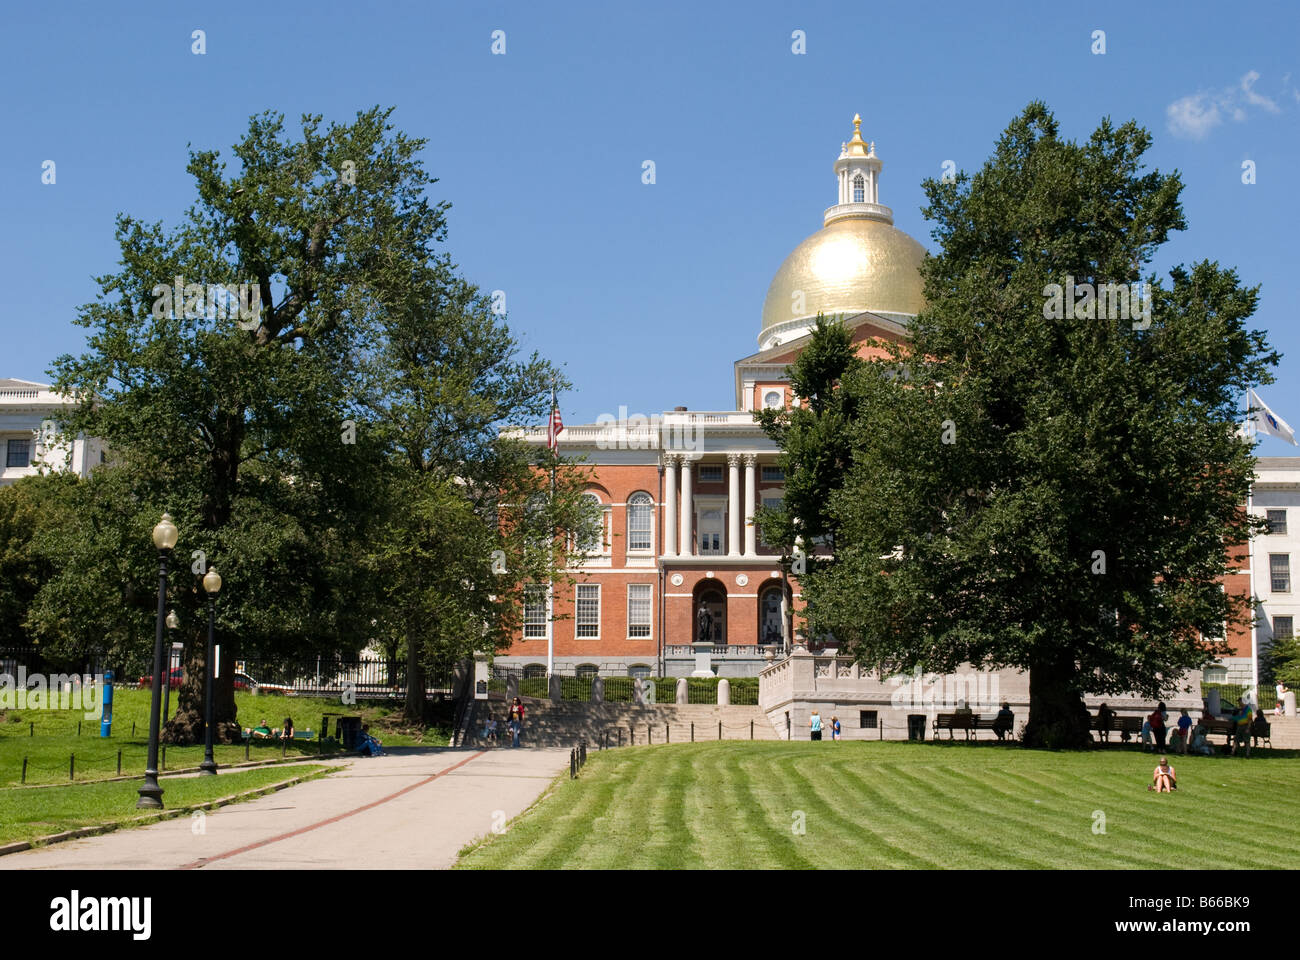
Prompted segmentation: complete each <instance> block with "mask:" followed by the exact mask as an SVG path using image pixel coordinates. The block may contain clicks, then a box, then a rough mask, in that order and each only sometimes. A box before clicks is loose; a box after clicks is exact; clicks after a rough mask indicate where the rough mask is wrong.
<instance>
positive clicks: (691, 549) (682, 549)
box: [678, 456, 695, 557]
mask: <svg viewBox="0 0 1300 960" xmlns="http://www.w3.org/2000/svg"><path fill="white" fill-rule="evenodd" d="M694 519H695V490H694V489H693V484H692V482H691V460H690V458H689V457H686V456H683V457H682V516H681V537H680V541H681V542H680V544H679V550H678V552H679V553H680V554H681V555H682V556H684V557H689V556H692V555H694V553H695V545H694V543H693V538H692V537H691V521H692V520H694Z"/></svg>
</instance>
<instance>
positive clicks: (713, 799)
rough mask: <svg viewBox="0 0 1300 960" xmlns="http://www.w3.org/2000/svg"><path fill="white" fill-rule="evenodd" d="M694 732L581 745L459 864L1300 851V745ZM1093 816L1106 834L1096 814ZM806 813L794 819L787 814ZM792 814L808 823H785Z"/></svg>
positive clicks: (1117, 859) (820, 861) (1271, 855)
mask: <svg viewBox="0 0 1300 960" xmlns="http://www.w3.org/2000/svg"><path fill="white" fill-rule="evenodd" d="M1171 760H1172V762H1173V763H1174V766H1175V767H1176V769H1177V771H1178V779H1179V783H1180V785H1181V786H1180V789H1179V791H1178V792H1177V793H1174V794H1155V793H1148V792H1147V790H1146V786H1145V785H1146V783H1147V782H1148V781H1149V779H1150V775H1151V770H1152V768H1153V767H1154V766H1155V759H1154V758H1153V757H1152V755H1151V754H1147V753H1142V752H1141V751H1139V750H1134V749H1109V750H1098V751H1094V752H1090V753H1078V754H1075V753H1048V752H1041V751H1031V750H1020V749H1016V748H1008V747H1005V746H1002V745H999V744H992V743H989V744H986V745H982V746H979V745H976V746H971V745H968V744H953V745H946V744H929V743H927V744H915V743H888V742H886V743H878V742H841V743H829V742H822V743H743V742H726V741H724V742H722V743H694V744H680V745H666V746H655V747H630V748H625V749H620V750H607V751H603V752H596V753H591V754H589V755H588V763H587V766H586V767H585V768H584V769H583V770H582V772H581V775H580V778H579V779H578V780H576V781H570V780H568V772H567V771H566V772H565V773H564V775H563V777H562V778H561V779H560V780H559V781H558V782H557V783H556V785H555V787H554V789H553V791H552V793H551V794H550V795H549V796H548V797H546V798H545V799H544V800H542V801H541V802H540V803H538V804H537V805H536V806H535V807H533V808H532V809H531V810H530V811H528V812H527V813H525V814H523V815H522V816H521V817H519V818H518V819H517V820H515V821H514V822H513V823H512V824H511V825H510V827H509V829H508V830H507V832H506V833H504V834H502V835H499V836H492V837H489V838H487V839H485V840H484V841H483V842H482V843H481V844H479V845H478V846H477V847H475V848H473V849H471V850H470V851H468V852H467V853H466V854H465V855H464V856H463V857H462V858H461V860H460V862H459V864H458V866H460V867H469V868H543V869H591V868H665V867H667V868H705V869H719V868H725V869H737V868H739V869H753V868H773V867H774V868H810V867H818V868H855V869H856V868H884V869H892V868H908V867H916V868H959V869H962V868H1003V867H1005V868H1015V869H1019V868H1030V869H1032V868H1057V867H1060V868H1084V869H1088V868H1094V869H1095V868H1118V869H1138V868H1146V867H1155V868H1170V867H1172V868H1210V869H1219V868H1222V869H1240V868H1245V867H1250V868H1267V867H1272V866H1274V865H1275V864H1276V862H1277V852H1278V851H1279V850H1292V849H1296V848H1298V847H1300V791H1297V790H1296V789H1295V787H1296V784H1297V783H1300V755H1298V752H1297V751H1256V752H1255V755H1254V756H1252V757H1251V758H1250V759H1245V758H1231V757H1174V758H1171ZM1099 813H1100V814H1104V816H1105V832H1104V833H1100V832H1094V825H1095V824H1097V825H1099V824H1100V823H1101V818H1100V816H1099ZM801 815H802V816H801ZM801 819H802V824H803V828H804V832H803V833H802V834H800V833H797V832H796V828H797V827H798V826H799V824H800V820H801Z"/></svg>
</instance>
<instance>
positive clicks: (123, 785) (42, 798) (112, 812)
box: [0, 764, 330, 844]
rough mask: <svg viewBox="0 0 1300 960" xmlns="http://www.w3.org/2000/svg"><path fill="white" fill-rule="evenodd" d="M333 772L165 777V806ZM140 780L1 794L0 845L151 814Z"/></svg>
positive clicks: (306, 768) (307, 768)
mask: <svg viewBox="0 0 1300 960" xmlns="http://www.w3.org/2000/svg"><path fill="white" fill-rule="evenodd" d="M328 769H330V768H329V767H325V766H318V765H316V764H305V765H301V766H294V767H281V768H279V769H277V768H275V767H269V768H263V769H260V770H242V771H239V772H237V773H223V774H220V775H218V776H215V777H164V778H163V779H162V780H161V781H160V782H161V784H162V788H163V791H164V792H163V802H164V803H165V804H166V805H167V808H168V809H172V810H174V809H176V808H177V807H184V806H189V805H193V804H198V803H204V802H206V801H209V800H218V799H220V798H222V797H228V796H230V795H231V794H235V793H241V792H243V791H245V790H255V789H257V788H258V787H265V786H269V785H270V784H273V783H280V782H282V781H284V780H289V779H292V778H294V777H301V776H305V775H309V774H313V773H320V772H322V771H326V770H328ZM139 787H140V781H138V780H124V781H119V782H117V783H86V784H80V785H74V786H68V787H37V788H33V789H22V788H13V789H9V790H0V844H4V843H12V842H13V841H15V840H34V839H35V838H37V837H43V836H49V835H50V834H55V833H60V832H62V831H64V830H74V829H76V828H77V827H88V826H92V825H95V824H104V823H120V822H125V821H128V820H132V819H134V818H136V817H139V816H142V815H144V814H147V813H148V812H149V811H147V810H137V809H135V801H136V799H137V798H138V797H139V793H138V792H137V791H138V790H139Z"/></svg>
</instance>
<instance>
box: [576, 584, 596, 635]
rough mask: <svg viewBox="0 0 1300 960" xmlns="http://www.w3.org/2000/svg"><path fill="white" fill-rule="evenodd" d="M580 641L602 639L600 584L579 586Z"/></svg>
mask: <svg viewBox="0 0 1300 960" xmlns="http://www.w3.org/2000/svg"><path fill="white" fill-rule="evenodd" d="M577 636H578V639H579V640H597V639H599V638H600V584H598V583H580V584H578V633H577Z"/></svg>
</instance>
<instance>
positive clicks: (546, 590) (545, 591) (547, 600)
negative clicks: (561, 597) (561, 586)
mask: <svg viewBox="0 0 1300 960" xmlns="http://www.w3.org/2000/svg"><path fill="white" fill-rule="evenodd" d="M529 593H533V594H538V593H540V594H542V595H543V598H544V602H543V603H542V604H540V606H541V607H542V608H543V615H544V616H545V618H546V619H545V620H544V621H543V623H542V628H543V631H544V632H542V633H540V634H529V632H528V628H529V626H534V627H535V626H536V625H537V624H536V623H533V624H529V622H528V606H529V602H528V594H529ZM552 600H553V597H552V595H551V588H550V587H549V586H543V585H541V584H538V585H536V586H532V587H525V588H524V622H523V624H522V629H523V639H524V640H549V639H551V623H552V617H551V601H552Z"/></svg>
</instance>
